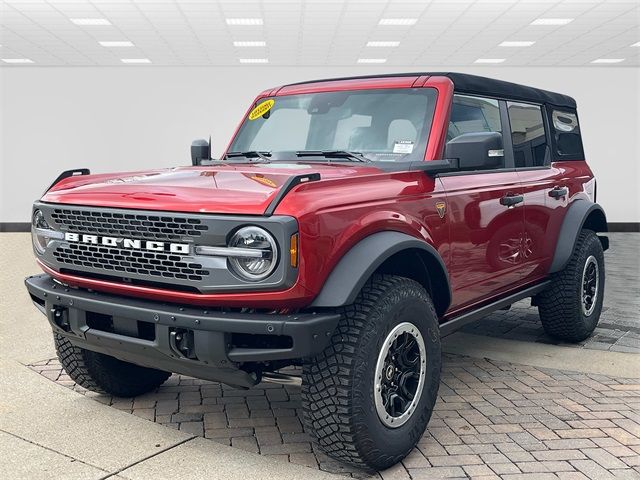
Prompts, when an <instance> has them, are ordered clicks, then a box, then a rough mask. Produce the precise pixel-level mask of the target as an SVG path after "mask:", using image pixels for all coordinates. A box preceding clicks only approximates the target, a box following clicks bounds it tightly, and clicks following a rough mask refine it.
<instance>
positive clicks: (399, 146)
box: [393, 140, 413, 153]
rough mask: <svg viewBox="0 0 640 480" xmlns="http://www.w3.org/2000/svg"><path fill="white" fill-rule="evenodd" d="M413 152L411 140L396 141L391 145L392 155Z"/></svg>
mask: <svg viewBox="0 0 640 480" xmlns="http://www.w3.org/2000/svg"><path fill="white" fill-rule="evenodd" d="M411 152H413V142H412V141H411V140H396V141H395V142H394V144H393V153H411Z"/></svg>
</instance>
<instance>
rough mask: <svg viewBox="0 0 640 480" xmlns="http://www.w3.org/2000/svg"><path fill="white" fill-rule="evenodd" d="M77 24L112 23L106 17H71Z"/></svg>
mask: <svg viewBox="0 0 640 480" xmlns="http://www.w3.org/2000/svg"><path fill="white" fill-rule="evenodd" d="M69 20H71V22H73V23H75V24H76V25H111V22H110V21H109V20H107V19H106V18H70V19H69Z"/></svg>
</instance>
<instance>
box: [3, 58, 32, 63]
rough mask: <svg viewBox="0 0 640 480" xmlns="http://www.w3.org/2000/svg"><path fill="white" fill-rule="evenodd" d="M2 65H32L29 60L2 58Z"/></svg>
mask: <svg viewBox="0 0 640 480" xmlns="http://www.w3.org/2000/svg"><path fill="white" fill-rule="evenodd" d="M2 61H3V62H4V63H33V60H31V59H30V58H3V59H2Z"/></svg>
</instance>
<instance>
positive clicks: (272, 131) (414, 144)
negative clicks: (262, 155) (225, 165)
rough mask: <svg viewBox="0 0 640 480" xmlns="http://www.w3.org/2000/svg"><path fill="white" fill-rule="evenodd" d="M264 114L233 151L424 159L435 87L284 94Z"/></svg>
mask: <svg viewBox="0 0 640 480" xmlns="http://www.w3.org/2000/svg"><path fill="white" fill-rule="evenodd" d="M270 100H272V101H273V105H272V107H271V108H270V109H269V110H268V111H267V112H266V113H265V114H263V115H261V116H258V117H257V118H253V119H252V118H251V115H249V116H247V118H245V120H244V122H243V123H242V126H241V127H240V130H239V132H238V134H237V135H236V137H235V138H234V140H233V142H232V143H231V146H230V147H229V153H231V152H247V151H260V152H269V154H271V157H272V158H273V159H293V158H294V157H295V156H296V154H297V153H299V152H304V151H333V150H345V151H350V152H358V153H361V154H362V155H364V156H365V157H366V158H367V159H369V160H372V161H410V160H411V161H413V160H423V159H424V154H425V150H426V146H427V140H428V137H429V130H430V128H431V121H432V119H433V111H434V107H435V102H436V92H435V90H434V89H432V88H410V89H386V90H360V91H342V92H320V93H312V94H300V95H283V96H276V97H271V98H263V99H260V100H259V102H258V105H260V104H262V103H263V102H265V101H270Z"/></svg>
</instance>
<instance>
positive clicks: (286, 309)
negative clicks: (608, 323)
mask: <svg viewBox="0 0 640 480" xmlns="http://www.w3.org/2000/svg"><path fill="white" fill-rule="evenodd" d="M191 153H192V163H193V165H192V166H187V167H176V168H171V169H163V170H154V171H146V172H137V173H117V174H100V175H90V174H89V172H88V171H87V170H84V169H82V170H75V171H69V172H64V173H63V174H62V175H61V176H60V177H59V178H58V179H56V181H55V182H54V184H53V185H52V186H51V187H50V188H49V189H48V190H47V192H46V193H45V194H44V196H43V197H42V199H41V200H39V201H37V202H36V203H35V205H34V207H33V229H32V235H33V247H34V250H35V254H36V257H37V261H38V263H39V264H40V266H41V267H42V269H43V270H44V271H45V272H46V273H45V274H42V275H39V276H34V277H30V278H28V279H27V280H26V286H27V288H28V290H29V293H30V295H31V298H32V299H33V302H34V303H35V305H36V306H37V307H38V308H39V309H40V310H41V311H42V313H44V314H45V315H46V316H47V318H48V320H49V322H50V323H51V326H52V328H53V333H54V339H55V345H56V348H57V351H58V355H59V357H60V361H61V363H62V365H63V367H64V368H65V370H66V371H67V373H68V374H69V375H70V376H71V378H73V379H74V380H75V381H76V382H78V383H79V384H80V385H82V386H83V387H85V388H88V389H90V390H94V391H97V392H107V393H109V394H111V395H118V396H134V395H139V394H142V393H144V392H147V391H150V390H153V389H155V388H157V387H158V386H159V385H161V384H162V383H163V382H164V381H165V380H166V379H167V378H168V377H169V375H171V372H178V373H182V374H186V375H191V376H194V377H199V378H203V379H208V380H214V381H219V382H223V383H226V384H229V385H233V386H237V387H240V388H250V387H252V386H254V385H256V384H257V383H258V382H260V381H276V382H296V381H298V382H300V381H301V384H302V403H303V415H304V422H305V426H306V429H307V430H308V431H309V432H310V433H311V434H312V435H313V437H314V438H315V439H316V441H317V443H318V444H319V445H320V446H321V448H322V449H323V450H324V451H325V452H326V453H327V454H329V455H331V456H332V457H334V458H336V459H340V460H342V461H346V462H349V463H351V464H354V465H359V466H363V467H369V468H375V469H382V468H385V467H389V466H390V465H392V464H394V463H395V462H397V461H399V460H400V459H402V458H403V457H404V456H405V455H406V454H407V453H408V452H409V451H410V450H411V449H412V447H413V446H414V445H415V444H416V442H418V440H419V439H420V437H421V436H422V434H423V432H424V430H425V428H426V426H427V423H428V421H429V418H430V417H431V414H432V411H433V408H434V403H435V401H436V396H437V393H438V385H439V380H440V368H441V350H440V341H441V338H442V337H443V336H445V335H447V334H448V333H450V332H452V331H453V330H454V329H456V328H459V327H460V326H461V325H464V324H466V323H468V322H471V321H474V320H476V319H478V318H480V317H482V316H483V315H486V314H488V313H490V312H492V311H494V310H497V309H504V308H508V307H509V305H511V304H512V303H513V302H516V301H518V300H521V299H523V298H527V297H531V298H532V302H533V304H534V305H537V306H538V309H539V312H540V319H541V321H542V325H543V326H544V328H545V330H546V331H547V332H548V333H549V334H550V335H552V336H554V337H556V338H558V339H561V340H564V341H569V342H576V341H580V340H583V339H584V338H586V337H588V336H589V335H590V334H591V332H593V330H594V328H595V326H596V324H597V322H598V318H599V316H600V311H601V309H602V301H603V294H604V283H605V272H604V257H603V251H604V250H606V249H607V247H608V239H607V237H605V236H598V235H596V233H597V232H606V231H607V223H606V218H605V214H604V212H603V209H602V208H601V207H600V206H599V205H598V204H597V203H595V202H596V181H595V179H594V177H593V174H592V173H591V170H590V169H589V167H588V165H587V163H586V162H585V160H584V153H583V148H582V140H581V135H580V126H579V123H578V116H577V113H576V103H575V101H574V100H573V99H572V98H570V97H568V96H565V95H561V94H557V93H552V92H548V91H544V90H539V89H536V88H531V87H526V86H522V85H516V84H512V83H507V82H503V81H498V80H492V79H488V78H482V77H476V76H472V75H464V74H458V73H416V74H397V75H379V76H371V77H359V78H341V79H332V80H320V81H313V82H305V83H300V84H294V85H286V86H283V87H280V88H273V89H270V90H266V91H264V92H263V93H261V94H260V95H259V96H258V97H257V98H256V99H255V101H254V103H253V104H252V105H251V107H250V109H249V110H248V112H247V114H246V115H245V117H244V119H243V120H242V123H241V124H240V126H239V128H238V130H237V131H236V133H235V135H234V136H233V139H232V141H231V143H230V144H229V146H228V148H227V149H226V151H225V153H224V155H223V156H222V158H221V159H220V160H212V159H211V158H210V145H209V142H207V141H204V140H200V141H195V142H194V143H193V144H192V147H191ZM291 365H294V366H301V367H302V374H301V378H300V377H295V376H293V375H291V374H289V375H287V374H283V373H282V372H279V370H281V369H282V368H284V367H287V366H291Z"/></svg>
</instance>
